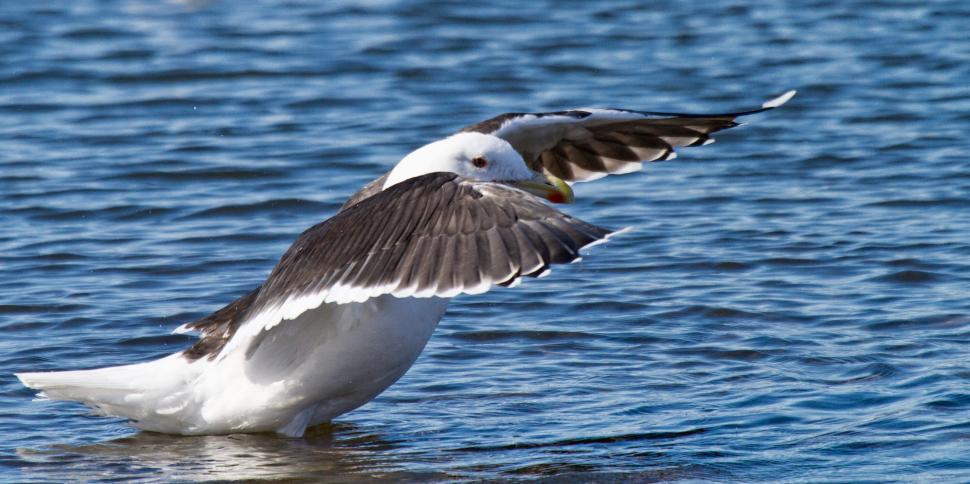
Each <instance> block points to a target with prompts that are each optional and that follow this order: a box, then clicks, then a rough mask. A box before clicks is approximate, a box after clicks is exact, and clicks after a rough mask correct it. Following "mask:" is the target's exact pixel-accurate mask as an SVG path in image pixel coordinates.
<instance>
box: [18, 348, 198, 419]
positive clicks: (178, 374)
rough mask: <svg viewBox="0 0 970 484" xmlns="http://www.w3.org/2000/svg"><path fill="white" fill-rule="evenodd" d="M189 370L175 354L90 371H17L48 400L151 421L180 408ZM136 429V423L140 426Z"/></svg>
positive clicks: (26, 383)
mask: <svg viewBox="0 0 970 484" xmlns="http://www.w3.org/2000/svg"><path fill="white" fill-rule="evenodd" d="M193 373H194V372H192V371H191V366H190V363H189V362H188V361H186V360H185V359H184V358H182V357H181V355H179V354H175V355H171V356H168V357H165V358H162V359H159V360H155V361H150V362H147V363H137V364H133V365H123V366H112V367H107V368H97V369H93V370H75V371H54V372H36V373H17V374H16V377H17V378H19V379H20V381H21V382H22V383H23V384H24V385H25V386H27V387H30V388H33V389H35V390H39V391H40V392H41V393H40V394H39V395H40V396H42V397H46V398H49V399H51V400H74V401H78V402H81V403H83V404H85V405H88V406H89V407H91V408H93V409H94V410H95V411H97V412H98V413H100V414H103V415H110V416H115V417H123V418H127V419H131V420H133V421H135V423H136V425H137V424H138V423H140V422H142V421H145V424H146V425H145V426H148V427H155V426H157V425H154V424H153V423H152V422H155V421H156V420H158V419H160V418H161V419H162V420H165V416H166V415H172V414H175V413H177V412H178V411H179V410H181V409H182V408H184V407H185V405H186V403H187V395H185V392H184V389H185V388H187V385H186V381H187V380H188V379H191V378H193V376H194V375H193ZM139 426H141V425H139Z"/></svg>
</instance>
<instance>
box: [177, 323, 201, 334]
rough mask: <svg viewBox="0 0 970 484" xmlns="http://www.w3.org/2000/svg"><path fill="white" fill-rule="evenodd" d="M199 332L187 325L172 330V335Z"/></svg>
mask: <svg viewBox="0 0 970 484" xmlns="http://www.w3.org/2000/svg"><path fill="white" fill-rule="evenodd" d="M194 332H197V331H196V330H194V329H192V328H190V327H189V323H185V324H183V325H181V326H179V327H177V328H175V329H173V330H172V334H188V333H194Z"/></svg>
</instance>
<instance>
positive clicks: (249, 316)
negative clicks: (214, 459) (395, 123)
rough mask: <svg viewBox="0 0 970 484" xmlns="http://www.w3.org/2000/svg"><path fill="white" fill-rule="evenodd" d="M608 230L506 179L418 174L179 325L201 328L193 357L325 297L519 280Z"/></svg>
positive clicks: (321, 229)
mask: <svg viewBox="0 0 970 484" xmlns="http://www.w3.org/2000/svg"><path fill="white" fill-rule="evenodd" d="M611 233H612V231H610V230H607V229H604V228H602V227H597V226H595V225H592V224H589V223H586V222H583V221H582V220H579V219H576V218H573V217H571V216H569V215H567V214H564V213H562V212H560V211H558V210H556V209H554V208H552V207H549V206H548V205H546V204H545V203H543V202H542V200H541V199H539V198H537V197H535V196H533V195H531V194H529V193H527V192H524V191H522V190H519V189H517V188H513V187H511V186H509V185H505V184H502V183H490V182H474V181H469V180H466V179H464V178H461V177H460V176H458V175H456V174H453V173H431V174H428V175H423V176H420V177H416V178H412V179H410V180H406V181H404V182H401V183H398V184H396V185H394V186H392V187H390V188H388V189H387V190H384V191H382V192H380V193H378V194H376V195H374V196H371V197H369V198H367V199H364V200H362V201H360V202H359V203H356V204H354V205H353V206H351V207H348V208H346V209H344V210H343V211H341V212H340V213H338V214H337V215H335V216H333V217H332V218H330V219H328V220H326V221H324V222H322V223H320V224H317V225H315V226H313V227H311V228H310V229H308V230H307V231H305V232H303V233H302V234H301V235H300V236H299V237H298V238H297V239H296V241H295V242H294V243H293V245H292V246H290V248H289V249H288V250H287V251H286V253H285V254H283V257H282V258H281V259H280V261H279V263H277V265H276V267H275V268H274V269H273V271H272V273H270V275H269V278H268V279H267V280H266V282H264V283H263V285H262V286H261V287H260V288H259V289H258V290H257V291H254V292H253V293H251V294H249V295H247V296H245V297H243V298H241V299H240V300H238V301H237V302H236V303H233V304H230V305H229V306H227V307H226V308H223V309H222V310H220V311H217V312H216V313H213V315H211V316H209V317H207V318H204V319H202V320H199V321H198V322H196V323H189V324H187V325H185V326H184V327H182V328H180V329H181V330H183V331H192V330H197V331H200V332H202V334H203V339H202V340H201V341H200V342H199V344H197V345H196V346H198V348H197V349H196V351H194V352H193V351H192V350H190V351H189V352H188V353H186V356H188V357H190V358H198V357H201V356H203V355H215V354H217V353H218V352H219V351H221V350H222V347H223V346H224V345H225V344H226V343H227V342H228V341H229V339H230V338H231V336H232V333H235V332H236V331H237V329H238V330H242V328H244V327H246V328H247V329H246V331H247V333H255V332H258V331H263V330H266V329H269V328H272V327H273V326H275V325H277V324H279V323H280V322H281V321H283V320H288V319H293V318H296V317H297V316H299V315H300V314H302V313H303V312H305V311H308V310H310V309H314V308H316V307H318V306H320V305H321V304H324V303H337V304H343V303H351V302H362V301H365V300H367V299H369V298H373V297H377V296H381V295H384V294H392V295H394V296H397V297H432V296H437V297H452V296H455V295H458V294H461V293H465V294H479V293H483V292H485V291H487V290H488V289H489V288H491V287H493V286H494V285H503V286H510V285H514V284H515V283H517V282H518V281H519V279H520V278H522V277H523V276H527V277H537V276H540V275H542V274H543V273H545V272H546V271H547V270H548V269H549V266H550V265H552V264H560V263H566V262H572V261H574V260H576V259H578V258H579V257H580V256H579V250H580V249H582V248H583V247H586V246H588V245H590V244H593V243H595V242H598V241H602V240H605V239H606V238H607V237H608V236H609V235H610V234H611ZM243 306H245V307H243ZM209 337H211V338H214V339H211V340H210V341H209V342H208V343H206V338H209Z"/></svg>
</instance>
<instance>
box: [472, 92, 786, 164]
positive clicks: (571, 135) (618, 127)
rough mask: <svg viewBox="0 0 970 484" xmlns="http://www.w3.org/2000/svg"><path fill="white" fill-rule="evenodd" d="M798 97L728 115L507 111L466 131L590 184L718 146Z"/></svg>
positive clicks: (620, 111) (604, 110)
mask: <svg viewBox="0 0 970 484" xmlns="http://www.w3.org/2000/svg"><path fill="white" fill-rule="evenodd" d="M794 95H795V91H788V92H786V93H784V94H782V95H781V96H778V97H776V98H774V99H772V100H770V101H767V102H765V103H764V104H762V105H761V108H759V109H753V110H750V111H741V112H736V113H722V114H683V113H663V112H649V111H632V110H627V109H598V108H597V109H575V110H569V111H557V112H551V113H506V114H502V115H499V116H496V117H494V118H492V119H489V120H486V121H483V122H481V123H478V124H474V125H471V126H468V127H465V128H464V129H463V130H462V131H477V132H480V133H486V134H492V135H495V136H498V137H499V138H502V139H504V140H506V141H508V142H509V143H510V144H511V145H512V146H513V147H514V148H515V150H516V151H518V152H519V154H520V155H522V158H523V159H524V160H525V162H526V163H527V164H528V165H529V167H530V168H532V169H533V170H536V171H540V172H542V171H544V172H546V173H550V174H552V175H555V176H557V177H559V178H562V179H564V180H567V181H574V182H579V181H589V180H595V179H597V178H601V177H604V176H606V175H611V174H621V173H630V172H634V171H638V170H640V168H641V167H642V163H643V162H644V161H662V160H669V159H671V158H674V157H675V156H676V153H674V148H676V147H679V146H698V145H705V144H709V143H712V142H713V141H714V139H713V138H711V134H712V133H714V132H717V131H720V130H723V129H727V128H732V127H734V126H737V125H738V123H737V122H735V119H736V118H738V117H739V116H747V115H749V114H756V113H760V112H764V111H767V110H769V109H774V108H776V107H778V106H781V105H782V104H784V103H786V102H788V100H789V99H791V98H792V97H793V96H794Z"/></svg>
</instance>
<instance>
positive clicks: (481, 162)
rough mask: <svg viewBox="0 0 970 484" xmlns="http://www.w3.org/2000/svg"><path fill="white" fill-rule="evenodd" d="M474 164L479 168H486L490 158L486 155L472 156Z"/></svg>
mask: <svg viewBox="0 0 970 484" xmlns="http://www.w3.org/2000/svg"><path fill="white" fill-rule="evenodd" d="M472 164H473V165H475V167H477V168H485V167H486V166H488V160H486V159H485V157H484V156H476V157H474V158H472Z"/></svg>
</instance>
